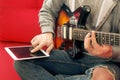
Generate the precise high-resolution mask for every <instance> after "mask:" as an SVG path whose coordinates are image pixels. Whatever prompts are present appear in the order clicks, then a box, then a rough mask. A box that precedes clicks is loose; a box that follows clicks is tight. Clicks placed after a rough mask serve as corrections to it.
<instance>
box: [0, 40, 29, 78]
mask: <svg viewBox="0 0 120 80" xmlns="http://www.w3.org/2000/svg"><path fill="white" fill-rule="evenodd" d="M23 45H30V43H18V42H1V41H0V61H1V62H0V80H21V79H20V76H19V75H18V74H17V72H16V70H15V69H14V60H13V59H12V58H11V57H10V56H9V54H8V53H7V52H6V51H5V49H4V48H5V47H9V46H23Z"/></svg>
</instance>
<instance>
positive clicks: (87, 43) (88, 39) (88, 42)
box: [84, 33, 92, 50]
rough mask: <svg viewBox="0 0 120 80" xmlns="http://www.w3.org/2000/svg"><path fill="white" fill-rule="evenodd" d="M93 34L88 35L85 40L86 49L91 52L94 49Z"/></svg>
mask: <svg viewBox="0 0 120 80" xmlns="http://www.w3.org/2000/svg"><path fill="white" fill-rule="evenodd" d="M90 36H91V34H90V33H88V34H87V35H86V37H85V40H84V47H85V49H86V50H91V49H92V47H91V37H90Z"/></svg>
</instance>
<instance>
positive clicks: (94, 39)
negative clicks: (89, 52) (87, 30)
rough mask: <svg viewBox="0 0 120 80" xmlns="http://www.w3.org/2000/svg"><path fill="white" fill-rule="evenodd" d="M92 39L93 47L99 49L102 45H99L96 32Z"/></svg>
mask: <svg viewBox="0 0 120 80" xmlns="http://www.w3.org/2000/svg"><path fill="white" fill-rule="evenodd" d="M91 38H92V46H93V47H94V48H98V47H99V46H100V45H99V44H98V43H97V40H96V35H95V31H92V33H91Z"/></svg>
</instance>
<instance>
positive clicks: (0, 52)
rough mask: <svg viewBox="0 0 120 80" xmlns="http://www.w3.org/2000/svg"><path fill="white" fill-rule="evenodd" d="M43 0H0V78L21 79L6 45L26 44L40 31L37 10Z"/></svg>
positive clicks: (5, 79) (2, 79)
mask: <svg viewBox="0 0 120 80" xmlns="http://www.w3.org/2000/svg"><path fill="white" fill-rule="evenodd" d="M42 2H43V0H0V80H21V79H20V77H19V76H18V74H17V73H16V71H15V69H14V66H13V62H14V60H13V59H12V58H11V57H10V56H9V55H8V54H7V52H6V51H5V50H4V47H6V46H17V45H28V44H29V42H30V40H31V39H32V38H33V36H35V35H36V34H39V33H41V32H40V28H39V24H38V12H39V10H40V8H41V6H42Z"/></svg>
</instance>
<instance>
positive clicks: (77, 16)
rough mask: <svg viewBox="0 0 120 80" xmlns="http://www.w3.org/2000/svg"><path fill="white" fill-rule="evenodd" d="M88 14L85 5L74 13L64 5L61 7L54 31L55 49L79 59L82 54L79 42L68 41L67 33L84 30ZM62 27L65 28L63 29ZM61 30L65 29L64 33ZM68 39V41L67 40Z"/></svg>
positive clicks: (87, 7) (88, 8)
mask: <svg viewBox="0 0 120 80" xmlns="http://www.w3.org/2000/svg"><path fill="white" fill-rule="evenodd" d="M89 13H90V7H89V6H87V5H85V6H81V7H79V8H78V9H76V10H75V11H74V12H71V11H70V9H69V8H68V7H67V6H66V5H63V6H62V8H61V10H60V12H59V16H58V18H57V27H56V29H55V33H56V38H55V41H54V42H55V48H57V49H61V50H66V51H68V53H69V54H70V55H71V56H72V57H73V58H80V55H81V53H82V46H81V42H80V41H78V40H69V39H70V38H72V37H70V32H68V31H70V30H69V29H72V28H84V27H85V23H86V20H87V17H88V15H89ZM64 25H65V26H67V27H63V26H64ZM77 25H78V27H77ZM63 28H64V29H66V31H65V30H64V31H63ZM63 33H64V35H66V36H64V38H63V36H62V35H63ZM68 37H69V39H67V38H68ZM78 44H79V45H78Z"/></svg>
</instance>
